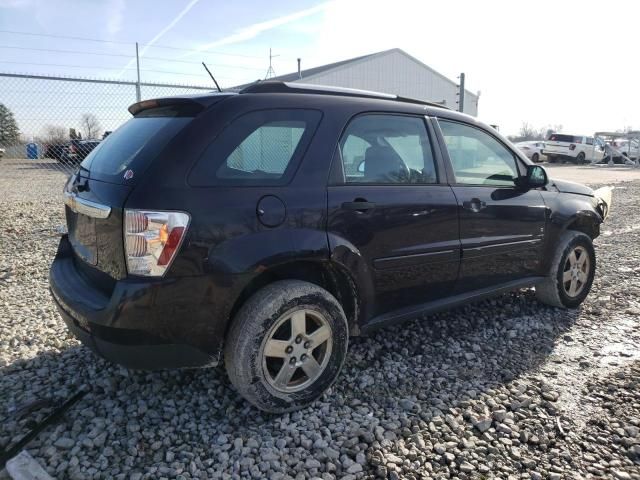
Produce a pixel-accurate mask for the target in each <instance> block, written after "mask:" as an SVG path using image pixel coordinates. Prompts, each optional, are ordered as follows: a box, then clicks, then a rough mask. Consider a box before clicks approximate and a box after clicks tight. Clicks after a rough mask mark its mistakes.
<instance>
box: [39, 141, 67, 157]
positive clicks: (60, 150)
mask: <svg viewBox="0 0 640 480" xmlns="http://www.w3.org/2000/svg"><path fill="white" fill-rule="evenodd" d="M67 145H68V143H48V144H46V145H45V146H44V158H52V159H54V160H62V157H63V156H64V154H65V152H66V150H67Z"/></svg>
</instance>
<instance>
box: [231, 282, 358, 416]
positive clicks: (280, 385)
mask: <svg viewBox="0 0 640 480" xmlns="http://www.w3.org/2000/svg"><path fill="white" fill-rule="evenodd" d="M294 317H295V319H294ZM301 318H303V319H304V320H303V321H302V323H300V322H301ZM296 332H298V333H297V334H296ZM319 332H322V333H320V337H317V339H316V340H315V342H316V344H315V345H314V344H313V343H314V340H313V338H314V337H313V335H314V334H316V335H317V334H318V333H319ZM325 338H326V340H325ZM348 343H349V330H348V325H347V319H346V317H345V314H344V311H343V310H342V307H341V306H340V303H338V301H337V300H336V299H335V297H333V295H331V294H330V293H329V292H327V291H326V290H324V289H323V288H321V287H319V286H317V285H314V284H312V283H307V282H302V281H299V280H283V281H278V282H274V283H272V284H270V285H267V286H266V287H264V288H262V289H261V290H259V291H258V292H256V293H255V294H254V295H253V296H252V297H250V298H249V299H248V300H247V301H246V302H245V304H244V305H243V306H242V307H241V308H240V310H239V311H238V313H237V314H236V316H235V318H234V319H233V324H232V325H231V328H230V330H229V333H228V334H227V339H226V345H225V350H224V361H225V366H226V369H227V375H228V376H229V379H230V380H231V383H232V384H233V386H234V387H235V388H236V390H238V392H239V393H240V395H242V396H243V397H244V398H245V399H246V400H247V401H248V402H249V403H251V404H253V405H254V406H256V407H258V408H259V409H260V410H263V411H265V412H270V413H284V412H290V411H292V410H298V409H300V408H303V407H305V406H307V405H309V404H310V403H312V402H313V401H314V400H316V399H317V398H318V397H320V395H322V393H323V392H324V391H325V390H326V389H327V388H329V387H330V386H331V385H332V384H333V383H334V381H335V380H336V378H337V377H338V374H339V373H340V370H341V368H342V365H343V363H344V360H345V358H346V355H347V347H348ZM269 345H271V346H270V347H269ZM267 352H271V353H273V354H274V355H269V354H268V353H267ZM305 356H306V358H305ZM312 360H313V363H312Z"/></svg>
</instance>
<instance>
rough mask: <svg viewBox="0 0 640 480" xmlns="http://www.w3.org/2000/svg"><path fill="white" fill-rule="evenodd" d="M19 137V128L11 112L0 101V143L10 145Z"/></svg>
mask: <svg viewBox="0 0 640 480" xmlns="http://www.w3.org/2000/svg"><path fill="white" fill-rule="evenodd" d="M19 139H20V129H19V128H18V124H17V123H16V119H15V118H14V117H13V112H12V111H11V110H9V109H8V108H7V107H6V106H5V105H4V104H3V103H0V145H12V144H14V143H17V142H18V140H19Z"/></svg>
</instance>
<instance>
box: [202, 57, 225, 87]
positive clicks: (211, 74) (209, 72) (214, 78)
mask: <svg viewBox="0 0 640 480" xmlns="http://www.w3.org/2000/svg"><path fill="white" fill-rule="evenodd" d="M202 66H203V67H204V69H205V70H206V71H207V73H208V74H209V76H210V77H211V80H213V83H215V84H216V88H217V89H218V92H220V93H222V89H221V88H220V85H218V82H216V77H214V76H213V73H211V71H210V70H209V68H208V67H207V65H206V64H205V63H204V62H202Z"/></svg>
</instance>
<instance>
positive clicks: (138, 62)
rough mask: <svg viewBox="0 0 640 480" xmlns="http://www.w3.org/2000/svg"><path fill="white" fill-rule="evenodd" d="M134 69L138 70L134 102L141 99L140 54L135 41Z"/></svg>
mask: <svg viewBox="0 0 640 480" xmlns="http://www.w3.org/2000/svg"><path fill="white" fill-rule="evenodd" d="M136 70H137V72H138V81H137V82H136V102H139V101H140V100H142V95H140V55H139V54H138V42H136Z"/></svg>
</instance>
